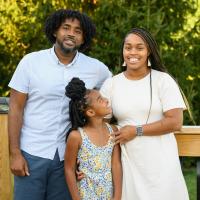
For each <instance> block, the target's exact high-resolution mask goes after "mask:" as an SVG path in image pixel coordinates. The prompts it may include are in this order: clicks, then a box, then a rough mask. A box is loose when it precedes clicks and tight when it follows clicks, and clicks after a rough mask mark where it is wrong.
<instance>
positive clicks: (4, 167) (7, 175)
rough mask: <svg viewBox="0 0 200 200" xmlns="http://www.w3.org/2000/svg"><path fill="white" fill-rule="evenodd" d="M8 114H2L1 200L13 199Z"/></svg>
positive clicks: (0, 124)
mask: <svg viewBox="0 0 200 200" xmlns="http://www.w3.org/2000/svg"><path fill="white" fill-rule="evenodd" d="M7 123H8V122H7V114H0V199H1V200H12V199H13V177H12V175H11V172H10V167H9V150H8V131H7Z"/></svg>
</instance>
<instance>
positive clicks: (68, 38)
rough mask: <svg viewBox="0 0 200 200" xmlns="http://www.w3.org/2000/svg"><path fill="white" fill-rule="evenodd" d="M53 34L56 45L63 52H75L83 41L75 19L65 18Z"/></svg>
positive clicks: (79, 27)
mask: <svg viewBox="0 0 200 200" xmlns="http://www.w3.org/2000/svg"><path fill="white" fill-rule="evenodd" d="M54 36H55V37H56V43H55V45H56V47H58V48H59V49H60V50H61V51H62V52H63V53H64V54H68V53H72V52H75V51H76V50H78V49H79V47H80V46H81V44H83V43H84V39H83V31H82V28H81V26H80V22H79V21H78V20H77V19H66V20H65V21H64V22H63V23H62V24H61V26H60V27H59V29H58V30H57V31H56V32H55V34H54Z"/></svg>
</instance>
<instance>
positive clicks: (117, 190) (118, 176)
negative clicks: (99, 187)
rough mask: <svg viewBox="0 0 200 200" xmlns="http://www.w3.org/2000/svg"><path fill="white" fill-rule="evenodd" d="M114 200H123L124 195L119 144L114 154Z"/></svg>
mask: <svg viewBox="0 0 200 200" xmlns="http://www.w3.org/2000/svg"><path fill="white" fill-rule="evenodd" d="M112 178H113V187H114V191H113V200H121V194H122V165H121V150H120V146H119V144H117V145H115V146H114V149H113V154H112Z"/></svg>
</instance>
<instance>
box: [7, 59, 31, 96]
mask: <svg viewBox="0 0 200 200" xmlns="http://www.w3.org/2000/svg"><path fill="white" fill-rule="evenodd" d="M29 70H30V68H29V66H28V58H27V56H25V57H24V58H23V59H22V60H21V61H20V63H19V64H18V66H17V68H16V70H15V72H14V74H13V77H12V79H11V81H10V83H9V85H8V86H9V87H10V88H13V89H15V90H17V91H19V92H22V93H26V94H27V93H28V90H29V82H30V80H29V76H30V75H29V73H30V71H29Z"/></svg>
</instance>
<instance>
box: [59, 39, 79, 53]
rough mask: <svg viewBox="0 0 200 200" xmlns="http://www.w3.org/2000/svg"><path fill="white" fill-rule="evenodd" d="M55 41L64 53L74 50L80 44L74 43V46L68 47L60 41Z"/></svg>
mask: <svg viewBox="0 0 200 200" xmlns="http://www.w3.org/2000/svg"><path fill="white" fill-rule="evenodd" d="M57 43H58V45H59V46H60V49H61V51H62V52H63V53H64V54H69V53H73V52H76V51H77V50H78V49H79V48H80V46H81V45H75V46H74V47H71V48H70V47H65V46H64V45H63V43H62V42H61V41H57Z"/></svg>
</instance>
